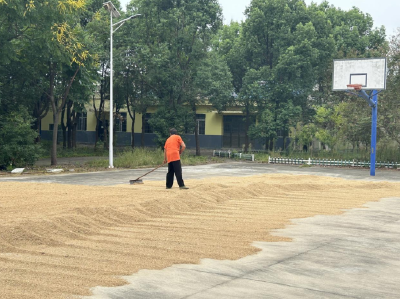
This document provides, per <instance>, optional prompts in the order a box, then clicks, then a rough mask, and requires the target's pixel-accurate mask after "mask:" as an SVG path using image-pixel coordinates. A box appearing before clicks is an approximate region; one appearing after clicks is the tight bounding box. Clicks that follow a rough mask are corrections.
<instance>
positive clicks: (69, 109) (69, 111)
mask: <svg viewBox="0 0 400 299" xmlns="http://www.w3.org/2000/svg"><path fill="white" fill-rule="evenodd" d="M72 105H73V103H72V101H68V102H67V129H68V135H67V137H68V139H67V140H68V148H69V149H71V148H72Z"/></svg>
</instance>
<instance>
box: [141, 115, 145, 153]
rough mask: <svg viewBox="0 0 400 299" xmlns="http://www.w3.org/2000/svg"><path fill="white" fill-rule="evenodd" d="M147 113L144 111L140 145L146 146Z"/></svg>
mask: <svg viewBox="0 0 400 299" xmlns="http://www.w3.org/2000/svg"><path fill="white" fill-rule="evenodd" d="M145 119H146V113H142V135H141V136H140V146H141V147H142V148H144V129H145V124H146V121H145Z"/></svg>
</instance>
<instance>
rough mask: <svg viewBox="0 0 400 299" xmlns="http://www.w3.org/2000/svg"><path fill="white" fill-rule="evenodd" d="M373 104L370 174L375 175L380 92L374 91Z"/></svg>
mask: <svg viewBox="0 0 400 299" xmlns="http://www.w3.org/2000/svg"><path fill="white" fill-rule="evenodd" d="M372 94H373V98H372V101H373V104H374V105H373V106H372V124H371V165H370V175H371V176H375V162H376V127H377V120H378V92H377V91H376V90H373V91H372Z"/></svg>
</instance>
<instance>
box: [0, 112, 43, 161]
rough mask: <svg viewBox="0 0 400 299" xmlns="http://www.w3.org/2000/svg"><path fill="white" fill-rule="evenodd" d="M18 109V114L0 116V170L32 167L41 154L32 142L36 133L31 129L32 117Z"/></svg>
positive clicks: (40, 150) (39, 149) (38, 147)
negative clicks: (10, 167) (9, 167)
mask: <svg viewBox="0 0 400 299" xmlns="http://www.w3.org/2000/svg"><path fill="white" fill-rule="evenodd" d="M19 108H20V109H19V112H18V113H17V112H11V113H10V114H8V115H0V168H6V167H8V166H9V165H11V166H12V167H15V166H17V167H18V166H19V167H22V166H27V165H33V164H34V162H35V161H37V160H38V159H39V157H40V155H41V153H42V149H41V147H40V145H39V144H37V143H35V142H34V140H35V138H36V137H37V132H35V131H34V130H32V129H31V124H32V122H33V119H32V117H31V116H29V114H28V112H27V110H26V109H24V108H23V107H19Z"/></svg>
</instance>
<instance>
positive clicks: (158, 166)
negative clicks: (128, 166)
mask: <svg viewBox="0 0 400 299" xmlns="http://www.w3.org/2000/svg"><path fill="white" fill-rule="evenodd" d="M164 164H165V163H163V164H161V165H158V166H157V167H156V168H154V169H152V170H150V171H149V172H147V173H145V174H144V175H142V176H140V177H138V178H137V179H136V180H135V181H137V180H139V179H140V178H142V177H144V176H145V175H148V174H149V173H151V172H153V171H154V170H157V169H159V168H160V167H161V166H163V165H164Z"/></svg>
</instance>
